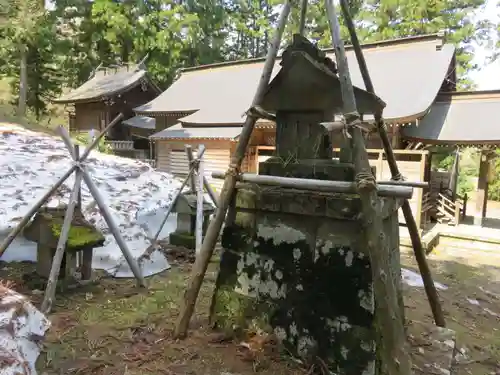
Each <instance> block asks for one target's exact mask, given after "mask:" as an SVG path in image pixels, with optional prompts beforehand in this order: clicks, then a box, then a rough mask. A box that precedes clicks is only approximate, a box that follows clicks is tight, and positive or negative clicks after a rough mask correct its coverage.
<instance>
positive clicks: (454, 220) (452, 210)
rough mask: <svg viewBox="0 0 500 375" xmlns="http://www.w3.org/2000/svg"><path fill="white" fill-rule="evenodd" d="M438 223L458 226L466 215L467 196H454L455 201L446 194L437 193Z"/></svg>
mask: <svg viewBox="0 0 500 375" xmlns="http://www.w3.org/2000/svg"><path fill="white" fill-rule="evenodd" d="M436 203H437V204H436V208H437V211H438V212H437V219H438V222H442V223H448V224H450V225H458V224H459V223H460V221H462V220H463V219H464V218H465V215H466V213H467V194H465V195H464V196H463V197H462V196H460V195H458V194H456V195H455V200H453V199H451V197H450V196H449V195H448V194H446V192H442V193H439V194H438V196H437V202H436Z"/></svg>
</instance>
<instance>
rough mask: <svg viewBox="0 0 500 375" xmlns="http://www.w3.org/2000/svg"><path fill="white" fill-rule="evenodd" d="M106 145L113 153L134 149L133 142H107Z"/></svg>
mask: <svg viewBox="0 0 500 375" xmlns="http://www.w3.org/2000/svg"><path fill="white" fill-rule="evenodd" d="M106 144H108V145H109V146H110V147H111V150H113V151H129V150H130V151H131V150H133V149H134V142H133V141H110V140H107V141H106Z"/></svg>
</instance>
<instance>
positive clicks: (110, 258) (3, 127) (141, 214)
mask: <svg viewBox="0 0 500 375" xmlns="http://www.w3.org/2000/svg"><path fill="white" fill-rule="evenodd" d="M82 152H83V151H82ZM86 164H87V166H88V170H89V172H90V174H91V176H92V178H93V180H94V182H95V184H96V185H97V187H98V188H99V191H100V192H101V195H102V196H103V199H104V201H105V202H106V203H107V205H108V207H109V210H110V212H111V214H112V216H113V218H114V220H115V222H116V224H117V225H118V227H119V228H120V232H121V235H122V236H123V238H124V240H125V242H126V243H127V246H128V247H129V250H130V251H131V252H132V254H133V256H134V258H138V257H140V256H141V255H142V254H143V253H144V250H145V249H146V248H147V247H148V246H149V245H150V242H149V240H148V237H149V238H151V237H152V236H153V235H154V234H155V233H156V231H157V230H158V228H159V225H160V222H161V220H162V219H163V218H164V213H165V211H166V209H167V208H168V206H169V205H170V203H171V201H172V199H173V198H174V195H175V193H176V191H177V189H178V188H179V187H180V182H179V181H178V180H176V179H174V178H173V177H172V176H171V175H169V174H167V173H161V172H157V171H155V170H153V169H152V168H151V167H150V166H149V165H147V164H144V163H141V162H138V161H135V160H132V159H126V158H121V157H117V156H113V155H106V154H101V153H99V152H97V151H92V153H91V154H90V155H89V157H88V158H87V163H86ZM70 166H71V158H70V156H69V154H68V151H67V149H66V147H65V146H64V144H63V142H62V141H61V140H60V139H58V138H56V137H50V136H47V135H44V134H40V133H34V132H31V131H28V130H25V129H23V128H20V127H17V126H15V125H11V124H0V176H1V178H0V240H3V239H4V238H5V236H6V235H7V234H8V232H9V231H10V230H11V229H12V228H13V227H15V225H16V224H17V223H18V222H19V220H20V219H21V218H22V217H23V215H24V214H26V213H27V212H28V210H30V209H31V208H32V207H33V205H34V204H35V203H36V202H37V201H38V200H39V199H40V198H41V197H42V196H43V195H44V194H45V193H46V192H47V191H48V190H49V189H50V188H51V187H52V186H53V184H54V183H55V182H56V181H57V180H58V179H59V177H60V176H62V175H63V174H64V173H65V172H66V171H67V170H68V169H69V168H70ZM73 183H74V175H72V176H71V177H70V178H69V179H68V180H67V181H66V182H65V184H64V186H63V187H62V188H61V189H59V190H60V192H59V194H58V196H57V197H53V198H52V199H51V200H50V202H49V205H50V206H56V205H58V204H61V203H64V204H66V203H67V202H68V198H69V195H70V192H71V189H72V187H73ZM82 199H83V211H84V214H85V217H86V218H87V219H88V220H89V221H91V222H93V223H94V224H95V225H96V226H97V227H98V228H99V229H100V230H101V231H103V233H105V235H106V243H105V246H103V247H101V248H97V249H95V250H94V268H99V269H104V270H107V271H108V272H110V273H112V274H114V275H115V276H116V277H131V276H132V273H131V271H130V268H129V267H128V265H127V263H126V262H125V261H124V259H123V256H122V253H121V251H120V249H119V247H118V246H117V244H116V241H115V239H114V238H113V236H112V235H111V234H110V233H109V230H108V227H107V225H106V222H105V221H104V219H103V218H102V216H101V215H100V213H99V209H98V208H97V205H96V204H95V202H94V200H93V198H92V197H91V195H90V193H89V191H88V189H87V186H86V185H85V183H82ZM174 229H175V215H170V217H169V219H168V221H167V223H166V224H165V227H164V229H163V230H162V233H161V236H160V238H164V237H166V236H167V235H168V233H170V232H171V231H173V230H174ZM1 259H2V260H3V261H23V260H24V261H35V260H36V245H35V243H33V242H30V241H27V240H26V239H24V238H23V237H22V235H19V236H18V238H17V239H16V240H15V241H14V242H13V243H12V244H11V246H10V247H9V248H8V249H7V251H6V252H5V253H4V255H3V256H2V258H1ZM141 268H142V269H143V274H144V276H149V275H152V274H155V273H158V272H161V271H163V270H165V269H167V268H169V264H168V262H167V260H166V259H165V257H164V256H163V255H162V254H161V253H159V252H154V253H153V254H152V255H151V257H150V259H149V260H143V261H142V262H141Z"/></svg>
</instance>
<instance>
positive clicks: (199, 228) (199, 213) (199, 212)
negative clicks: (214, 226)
mask: <svg viewBox="0 0 500 375" xmlns="http://www.w3.org/2000/svg"><path fill="white" fill-rule="evenodd" d="M204 150H205V146H204V145H200V146H199V148H198V154H200V155H201V154H203V152H204ZM197 172H198V194H197V197H196V198H197V199H196V247H195V248H196V255H198V254H199V253H200V251H201V243H202V241H203V158H199V162H198V171H197Z"/></svg>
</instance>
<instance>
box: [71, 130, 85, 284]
mask: <svg viewBox="0 0 500 375" xmlns="http://www.w3.org/2000/svg"><path fill="white" fill-rule="evenodd" d="M68 136H69V135H68ZM66 147H68V145H66ZM68 149H69V147H68ZM79 159H80V145H75V160H79ZM76 208H77V210H78V211H80V212H82V209H83V205H82V184H81V183H80V184H79V185H78V196H77V198H76ZM84 253H85V251H79V252H77V253H76V256H77V260H78V264H77V266H78V267H80V269H82V267H83V255H84ZM82 275H83V273H82Z"/></svg>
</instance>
